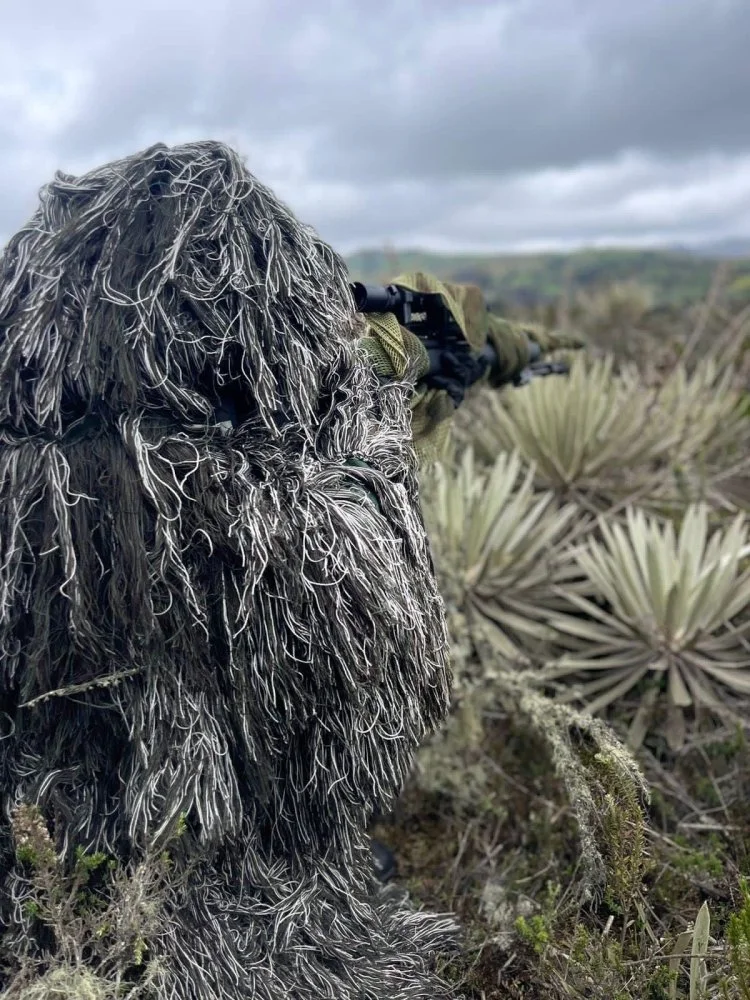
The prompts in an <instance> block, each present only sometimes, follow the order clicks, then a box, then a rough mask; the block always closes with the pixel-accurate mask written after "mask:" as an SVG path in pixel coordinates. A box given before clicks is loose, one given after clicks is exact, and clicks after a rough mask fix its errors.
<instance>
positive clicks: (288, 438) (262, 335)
mask: <svg viewBox="0 0 750 1000" xmlns="http://www.w3.org/2000/svg"><path fill="white" fill-rule="evenodd" d="M354 331H355V319H354V316H353V305H352V302H351V299H350V294H349V290H348V285H347V275H346V271H345V268H344V265H343V262H342V261H341V260H340V259H339V258H338V257H337V256H336V255H335V254H334V253H333V252H332V251H331V249H330V248H329V247H328V246H327V245H326V244H324V243H323V242H321V241H320V240H319V239H318V238H317V236H316V235H315V234H314V233H313V232H312V231H311V230H310V229H308V228H306V227H304V226H301V225H300V224H299V223H298V222H297V221H296V220H295V218H294V217H293V216H292V215H291V213H290V212H289V211H288V210H287V209H286V208H285V207H284V206H283V205H282V204H281V203H279V201H278V200H277V199H276V198H275V196H274V195H273V194H272V193H271V192H270V191H269V190H268V189H266V188H265V187H263V186H262V185H261V184H259V183H258V182H257V181H256V180H255V179H254V178H253V177H252V176H251V175H250V174H249V173H248V172H247V170H246V168H245V167H244V165H243V164H242V162H241V161H240V160H239V159H238V158H237V156H236V155H235V154H234V153H233V152H232V151H231V150H229V149H227V148H226V147H224V146H222V145H220V144H215V143H208V142H206V143H197V144H189V145H185V146H182V147H178V148H175V149H167V148H165V147H163V146H158V147H154V148H151V149H149V150H147V151H145V152H144V153H142V154H140V155H137V156H133V157H130V158H128V159H124V160H122V161H120V162H118V163H113V164H110V165H108V166H105V167H103V168H101V169H99V170H95V171H93V172H92V173H89V174H87V175H85V176H83V177H79V178H72V177H67V176H61V175H58V177H57V178H56V180H55V181H54V182H53V183H52V184H50V185H49V186H48V187H47V188H46V189H44V191H43V192H42V195H41V207H40V208H39V210H38V211H37V213H36V214H35V215H34V217H33V218H32V220H31V221H30V222H29V223H28V225H26V226H25V227H24V228H23V229H22V230H21V231H20V232H19V233H18V234H17V235H16V236H14V237H13V239H12V240H11V241H10V243H9V244H8V246H7V247H6V249H5V252H4V254H3V256H2V258H0V385H1V386H2V396H1V398H0V547H1V550H2V551H1V552H0V736H1V737H2V740H1V741H0V748H1V756H0V796H1V797H2V814H1V825H0V921H2V923H1V924H0V933H1V934H2V941H1V943H2V946H3V950H4V953H5V955H6V956H8V955H12V956H16V958H18V957H19V956H23V955H26V956H27V958H29V959H34V958H36V959H39V960H40V961H41V966H40V968H42V969H44V968H47V969H49V968H50V965H54V960H55V959H54V954H52V955H46V953H45V949H47V948H49V946H50V941H49V935H48V934H47V933H46V930H45V928H44V927H43V926H40V922H39V920H38V919H35V917H34V914H33V911H32V910H31V909H30V908H29V907H24V906H23V905H22V900H23V898H24V892H25V890H24V885H25V884H26V882H25V880H27V878H28V872H27V871H26V868H25V867H24V865H23V863H22V862H21V861H18V860H16V855H15V854H14V847H13V843H12V837H11V827H10V821H11V815H12V812H13V810H14V808H15V807H17V806H18V805H19V804H20V803H21V802H22V801H26V802H30V803H38V805H39V806H40V807H41V809H42V813H43V815H44V817H45V818H46V820H47V822H48V823H49V824H50V828H51V829H52V830H53V831H54V835H55V837H56V848H57V850H58V852H60V854H61V855H62V856H63V857H67V858H70V859H72V858H73V856H74V854H75V851H76V849H79V851H80V849H81V848H83V849H85V850H87V851H94V850H96V851H102V852H105V853H107V854H108V855H111V856H113V857H115V858H117V859H118V860H119V862H121V863H122V864H123V865H125V866H126V867H127V866H128V865H133V866H134V865H137V864H138V862H139V861H140V860H142V858H143V857H144V856H145V855H146V853H148V852H151V853H153V852H158V851H159V850H160V849H161V845H167V844H170V850H171V851H172V854H173V872H174V885H173V887H172V889H171V890H170V891H169V892H168V893H167V894H166V899H167V903H166V908H165V911H164V914H163V924H162V933H161V934H160V935H158V937H157V939H156V941H154V942H147V943H146V944H147V946H148V948H149V949H150V950H149V952H148V954H149V956H150V958H151V959H154V960H156V961H157V966H156V967H158V970H159V972H158V976H157V981H158V983H159V990H160V993H161V995H162V996H164V997H170V998H175V1000H177V998H198V997H200V998H201V1000H212V998H219V997H221V998H234V997H248V996H252V997H254V998H256V1000H262V998H269V1000H271V998H272V1000H279V998H280V997H290V998H316V1000H317V998H319V997H323V996H325V997H330V998H342V1000H344V998H354V997H356V998H358V1000H364V998H373V1000H376V998H384V1000H385V998H388V1000H399V998H407V997H408V998H411V1000H418V998H425V1000H426V998H428V997H429V998H430V1000H432V998H433V997H435V996H436V995H438V994H439V992H440V990H441V989H442V987H441V985H440V984H439V983H438V982H437V980H435V979H434V978H433V977H432V973H431V972H430V971H429V967H430V961H431V958H430V956H431V955H434V953H435V951H436V950H437V949H438V948H440V947H442V946H443V944H444V943H445V941H446V938H447V936H448V932H449V930H450V926H449V923H448V921H447V920H442V919H440V918H436V917H428V916H427V915H422V914H416V913H414V912H412V910H411V909H410V908H409V905H408V903H406V902H404V901H403V900H402V899H401V898H400V897H399V896H397V895H394V894H392V893H388V892H383V891H382V890H380V889H379V888H378V887H377V885H376V884H375V883H374V880H373V877H372V874H371V861H370V856H369V851H368V840H367V837H366V834H365V832H364V831H365V827H366V822H367V819H368V817H369V816H370V815H371V814H372V812H373V811H374V810H377V809H383V808H387V806H388V803H389V801H390V800H391V799H392V797H393V795H394V793H396V792H397V791H398V789H399V788H400V786H401V784H402V782H403V780H404V777H405V775H406V774H407V771H408V769H409V767H410V764H411V761H412V755H413V752H414V749H415V747H416V746H417V744H418V743H419V742H420V741H421V740H422V738H423V737H424V736H425V734H426V733H427V732H428V731H429V730H430V729H431V728H433V726H434V725H435V724H436V722H437V721H438V720H439V719H440V718H441V717H442V716H443V714H444V713H445V711H446V709H447V704H448V693H449V678H448V671H447V666H446V641H445V632H444V621H443V612H442V605H441V601H440V598H439V595H438V592H437V588H436V584H435V581H434V575H433V572H432V569H431V565H430V560H429V555H428V549H427V543H426V537H425V532H424V529H423V524H422V520H421V515H420V513H419V508H418V497H417V483H416V465H415V460H414V457H413V454H412V450H411V447H410V442H409V422H408V419H409V418H408V409H407V399H406V393H407V389H406V388H405V387H404V386H402V385H391V386H381V385H379V383H378V381H377V379H376V377H375V376H374V374H373V373H372V371H371V369H370V368H369V367H368V366H367V364H366V363H365V362H364V360H363V358H362V355H361V354H360V352H359V350H358V348H357V347H356V346H355V344H354V339H353V338H354ZM181 831H184V832H181ZM175 837H176V838H177V839H176V843H177V846H176V847H174V846H171V845H172V844H173V843H174V841H175ZM84 959H85V954H84ZM19 960H20V959H19ZM45 963H46V964H45ZM81 974H82V975H83V973H81ZM12 975H13V963H12V962H11V963H10V965H6V970H5V973H4V980H5V981H4V982H0V988H2V987H3V986H5V987H7V986H8V983H9V982H10V980H11V978H12ZM65 975H67V973H65ZM74 978H75V977H74ZM79 978H80V976H79ZM32 992H33V991H32ZM41 992H43V990H42V991H41ZM29 995H31V994H29ZM34 995H36V994H34Z"/></svg>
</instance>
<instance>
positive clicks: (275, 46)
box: [0, 0, 750, 247]
mask: <svg viewBox="0 0 750 1000" xmlns="http://www.w3.org/2000/svg"><path fill="white" fill-rule="evenodd" d="M748 38H750V4H748V3H747V0H629V2H628V0H626V2H625V3H622V2H620V0H507V2H497V0H462V2H461V3H455V2H453V0H410V2H409V3H405V2H402V0H382V2H379V3H376V4H375V3H372V2H365V0H357V2H353V0H318V2H316V3H315V4H310V3H308V2H307V0H274V3H273V4H269V3H267V2H266V0H224V2H221V0H214V2H213V3H211V4H207V3H204V2H203V0H161V2H160V3H154V2H153V0H130V3H129V4H128V6H127V7H125V6H123V7H121V8H120V9H119V10H118V9H117V7H116V6H115V5H111V6H110V5H104V4H96V3H94V2H93V0H91V2H79V3H77V4H76V3H75V2H72V3H68V4H66V5H65V6H64V7H60V5H59V4H53V3H52V2H51V0H40V2H39V3H36V4H34V5H33V9H32V5H27V6H26V7H23V6H21V5H16V6H15V7H13V8H12V9H11V10H10V11H9V12H8V13H7V14H6V15H5V20H4V34H3V38H2V39H0V170H2V172H3V178H4V182H5V183H4V193H3V194H2V195H0V240H1V239H2V233H3V232H5V233H6V234H7V233H8V232H9V230H10V228H13V227H14V226H15V225H17V224H19V223H20V222H21V221H22V218H23V215H25V214H26V208H25V206H26V204H27V203H28V204H30V203H31V201H32V197H31V196H32V195H33V193H34V191H35V190H36V188H37V187H38V186H39V185H40V184H41V183H43V182H44V181H45V180H47V179H49V176H50V174H51V172H52V169H53V167H55V166H59V167H61V168H63V169H65V170H70V171H73V172H77V171H79V170H83V169H87V168H88V167H90V166H93V165H95V164H96V163H98V162H101V161H103V160H105V159H109V158H113V157H115V156H120V155H124V154H126V153H128V152H131V151H133V150H134V149H137V148H139V147H142V146H144V145H147V144H150V143H151V142H154V141H158V140H164V141H167V142H172V141H183V140H185V139H190V138H199V137H206V136H211V137H215V138H223V139H226V140H227V141H230V142H232V143H233V144H234V145H236V146H238V147H239V148H240V149H241V150H242V151H243V152H244V153H245V154H246V155H247V158H248V164H249V166H250V168H251V169H252V170H253V171H254V172H255V173H257V175H258V176H259V177H260V178H261V179H262V180H264V181H265V182H267V183H269V184H271V185H272V186H273V187H275V188H276V189H277V190H278V191H279V193H280V194H281V195H282V197H284V198H286V200H287V201H288V202H289V203H290V205H291V206H292V208H293V209H295V210H296V211H298V212H299V214H300V215H301V216H302V217H303V218H305V220H306V221H310V222H312V223H313V224H314V225H316V226H317V227H318V228H319V229H320V230H321V232H322V234H323V235H324V236H326V237H327V238H328V239H330V240H332V241H333V242H335V243H337V244H339V245H341V246H348V247H352V246H357V245H363V244H368V243H377V242H382V241H386V240H389V239H390V240H392V241H394V242H401V243H403V242H406V241H409V242H418V241H420V240H421V241H423V242H426V243H431V244H432V245H443V244H444V245H446V246H448V245H455V246H458V245H466V246H468V245H476V246H485V245H487V246H490V245H511V244H513V245H521V244H523V243H524V242H528V241H535V240H544V239H547V240H549V241H553V242H554V241H559V240H562V241H565V240H568V241H570V240H579V241H587V240H588V241H593V240H597V239H600V238H607V239H610V238H611V239H613V240H626V239H627V240H630V239H631V238H637V236H638V234H639V233H640V234H641V235H642V236H643V238H644V239H651V238H652V236H654V234H658V233H659V232H661V233H663V234H664V236H665V238H671V235H672V234H673V233H676V232H682V233H684V234H691V233H700V232H706V234H708V235H711V236H714V235H716V233H717V232H719V231H720V232H721V233H722V234H723V233H725V232H726V233H732V232H737V231H739V230H740V229H741V228H742V227H744V228H745V229H750V218H748V216H749V215H750V191H748V190H747V189H746V188H744V187H743V184H742V183H740V182H738V181H737V176H738V171H739V175H740V177H741V175H742V171H743V170H750V160H748V158H747V157H746V156H745V154H746V153H747V152H748V151H750V127H749V126H750V101H748V94H750V60H748V59H747V58H746V51H745V50H746V42H747V39H748ZM8 67H10V69H9V68H8ZM19 81H20V84H19ZM50 81H51V83H50ZM4 84H5V87H4ZM55 87H57V89H58V91H59V92H60V93H59V94H58V96H57V97H56V98H55V100H57V102H58V103H57V105H56V104H54V101H53V99H52V97H51V96H50V97H49V101H50V107H53V108H57V107H58V105H59V109H60V110H59V112H58V111H55V112H54V113H51V112H50V111H49V110H48V111H47V112H46V113H43V112H44V107H45V100H47V97H45V94H47V91H49V92H50V93H52V92H53V91H54V90H55ZM45 88H47V89H46V90H45ZM60 94H62V95H63V96H62V97H60ZM29 95H31V96H29ZM66 95H67V96H66ZM34 101H36V105H38V106H35V105H34ZM40 108H41V109H42V110H41V111H40V110H39V109H40ZM3 130H5V132H6V133H7V134H6V135H3ZM636 154H637V155H636ZM710 154H713V159H712V158H711V155H710ZM726 185H730V186H732V185H733V186H732V187H731V191H729V193H728V194H727V196H726V197H723V198H718V199H717V197H716V191H719V190H721V188H722V186H726ZM710 192H714V194H713V195H712V194H711V193H710ZM21 205H23V206H24V209H23V212H21V210H20V206H21ZM670 206H672V207H671V208H670ZM14 219H15V221H14Z"/></svg>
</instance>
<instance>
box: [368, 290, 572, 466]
mask: <svg viewBox="0 0 750 1000" xmlns="http://www.w3.org/2000/svg"><path fill="white" fill-rule="evenodd" d="M390 284H393V285H396V286H398V287H400V288H405V289H407V290H409V291H413V292H423V293H429V294H437V295H440V296H441V298H442V300H443V303H444V304H445V306H446V308H447V309H448V310H449V311H450V313H451V315H452V316H453V318H454V320H455V321H456V323H457V324H458V326H459V328H460V330H461V332H462V333H463V335H464V337H465V338H466V340H467V342H468V344H469V345H470V347H471V349H472V352H473V353H476V354H479V353H480V352H481V350H482V348H484V347H485V346H486V344H487V343H488V342H489V343H490V344H491V345H492V346H493V347H494V349H495V353H496V355H497V364H496V365H495V366H494V368H493V370H491V371H489V372H488V373H487V374H486V375H485V376H484V377H483V379H481V380H480V383H479V384H485V385H489V386H499V385H502V384H505V383H507V382H511V381H513V379H514V378H515V377H517V376H518V375H520V373H521V372H522V371H523V370H524V368H526V367H527V365H528V364H529V362H530V360H531V359H532V348H531V343H532V342H533V343H535V344H537V345H538V347H539V350H540V351H541V353H542V354H544V353H546V352H548V351H553V350H562V349H573V350H575V349H578V348H581V347H583V346H584V341H582V340H581V339H580V338H578V337H574V336H569V335H562V334H556V333H552V332H550V331H548V330H545V329H544V328H543V327H541V326H538V325H537V324H533V323H526V322H513V321H511V320H508V319H504V318H502V317H500V316H495V315H493V314H492V313H490V312H489V311H488V309H487V304H486V301H485V298H484V295H483V293H482V290H481V288H479V286H478V285H471V284H459V283H456V282H451V281H442V280H440V279H439V278H436V277H435V276H434V275H430V274H425V273H424V272H420V271H417V272H413V273H410V274H402V275H399V276H398V277H396V278H394V279H393V280H392V281H391V282H390ZM366 323H367V328H368V332H367V335H366V336H365V337H363V338H362V341H361V343H362V346H363V347H364V349H365V350H366V352H367V355H368V357H369V359H370V360H371V362H372V363H373V365H374V367H375V370H376V371H377V373H378V375H380V376H381V377H382V378H396V379H403V378H409V379H410V380H411V381H412V382H413V383H414V392H413V394H412V398H411V401H410V406H411V418H412V437H413V440H414V447H415V449H416V452H417V456H418V458H419V461H420V464H421V465H429V464H431V463H432V462H434V461H437V460H439V459H440V458H443V457H445V454H446V452H447V448H448V443H449V440H450V429H451V423H452V418H453V414H454V412H455V405H454V403H453V400H452V399H451V397H450V396H449V394H448V392H447V391H446V390H444V389H435V388H429V387H427V386H425V385H423V384H422V385H420V379H421V378H422V377H423V376H424V375H425V374H426V372H427V371H428V369H429V357H428V354H427V350H426V349H425V347H424V344H423V343H422V341H421V340H420V339H419V338H418V337H417V336H415V335H414V334H413V333H412V332H411V331H410V330H407V329H406V328H405V327H403V326H401V325H400V324H399V322H398V320H397V319H396V317H395V316H394V315H393V314H391V313H368V314H367V315H366Z"/></svg>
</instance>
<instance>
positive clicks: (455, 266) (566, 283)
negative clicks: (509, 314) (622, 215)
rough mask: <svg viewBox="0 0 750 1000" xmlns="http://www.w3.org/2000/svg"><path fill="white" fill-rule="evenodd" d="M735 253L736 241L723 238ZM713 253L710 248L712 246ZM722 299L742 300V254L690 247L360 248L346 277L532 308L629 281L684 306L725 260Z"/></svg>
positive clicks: (749, 275)
mask: <svg viewBox="0 0 750 1000" xmlns="http://www.w3.org/2000/svg"><path fill="white" fill-rule="evenodd" d="M730 242H731V244H732V246H733V247H734V249H735V250H736V251H739V248H740V243H741V241H739V240H736V241H735V240H733V241H730ZM715 247H717V248H718V245H715ZM730 256H731V260H729V261H728V263H726V265H725V266H726V267H727V268H728V269H729V272H730V273H729V279H728V280H729V287H730V294H732V295H733V297H735V298H738V299H741V300H743V301H744V300H750V243H748V253H747V255H746V256H744V257H741V256H740V255H739V253H735V254H733V255H730V254H729V253H728V252H725V253H721V254H720V253H718V252H715V253H713V254H712V253H710V252H708V251H707V249H706V248H704V250H703V253H702V254H700V255H699V254H698V253H697V252H695V251H691V250H687V249H684V250H676V249H674V250H622V249H611V250H606V249H602V250H580V251H576V252H575V253H542V254H523V255H521V254H516V255H513V254H433V253H426V252H423V251H420V250H405V251H395V250H386V251H379V250H366V251H362V252H360V253H356V254H353V255H351V256H350V257H349V261H348V263H349V267H350V270H351V272H352V275H353V277H354V278H355V279H356V280H359V281H370V282H382V281H385V280H387V279H389V278H392V277H394V276H395V275H396V274H398V273H399V272H403V271H414V270H422V271H430V272H432V273H433V274H436V275H437V276H438V277H443V278H447V279H452V280H454V281H466V282H472V283H474V284H478V285H480V286H481V287H482V289H483V291H484V292H485V294H486V295H487V297H488V298H489V299H490V300H492V301H493V302H506V303H508V304H513V305H536V304H540V303H547V302H554V301H555V300H556V299H558V298H559V297H560V296H561V295H562V294H563V292H564V290H565V289H566V288H569V289H575V288H592V287H601V286H604V285H608V284H612V283H613V282H615V281H637V282H639V283H641V284H643V285H645V286H647V287H648V288H650V289H651V291H652V293H653V295H654V300H655V304H656V305H673V306H684V305H689V304H690V303H692V302H696V301H698V300H700V299H701V298H703V297H704V296H705V295H706V294H707V292H708V289H709V287H710V285H711V281H712V279H713V277H714V274H715V273H716V268H717V265H718V263H719V260H718V258H720V257H730Z"/></svg>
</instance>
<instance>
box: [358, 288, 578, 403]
mask: <svg viewBox="0 0 750 1000" xmlns="http://www.w3.org/2000/svg"><path fill="white" fill-rule="evenodd" d="M351 289H352V294H353V295H354V302H355V305H356V307H357V311H358V312H362V313H370V312H389V313H393V314H394V316H395V317H396V319H397V320H398V322H399V323H400V324H401V326H403V327H406V329H407V330H409V331H410V332H411V333H413V334H415V336H417V337H419V339H420V340H421V341H422V343H423V344H424V346H425V348H426V350H427V354H428V356H429V358H430V368H429V371H428V372H427V374H426V375H425V377H424V380H425V381H426V382H427V383H428V384H429V383H430V381H431V380H433V379H434V378H436V377H439V374H440V372H441V371H442V368H443V364H444V360H445V357H446V355H453V356H454V357H460V358H462V359H463V360H464V362H465V364H464V366H463V367H465V368H466V376H465V386H466V387H467V388H468V386H470V385H473V384H474V382H477V381H478V380H479V379H480V378H482V376H483V375H484V374H485V373H486V372H487V371H492V370H493V369H494V370H495V372H497V370H498V367H499V366H498V357H497V352H496V351H495V348H494V347H493V345H492V344H491V343H489V342H488V343H487V344H486V345H485V347H484V348H483V349H482V351H481V352H480V353H479V354H478V355H476V356H473V357H472V356H471V348H470V345H469V343H468V342H467V340H466V338H465V337H464V334H463V331H462V330H461V327H460V326H459V325H458V323H457V322H456V320H455V319H454V317H453V314H452V313H451V311H450V309H448V308H447V306H446V305H445V303H444V302H443V299H442V297H441V296H440V295H439V294H437V293H433V292H413V291H411V290H409V289H407V288H399V286H398V285H365V284H363V283H362V282H360V281H355V282H353V283H352V285H351ZM540 354H541V349H540V347H539V345H538V344H537V343H536V342H535V341H533V340H530V341H529V363H528V365H527V366H526V367H525V368H524V369H523V371H521V372H518V373H517V374H516V375H514V376H513V378H511V379H508V380H507V381H508V382H510V383H511V384H512V385H514V386H522V385H527V384H528V382H530V381H531V379H532V378H540V377H544V376H546V375H567V374H568V372H569V370H570V369H569V367H568V365H566V364H565V362H562V361H548V362H541V361H539V360H538V359H539V357H540ZM466 362H469V364H468V365H467V364H466Z"/></svg>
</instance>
